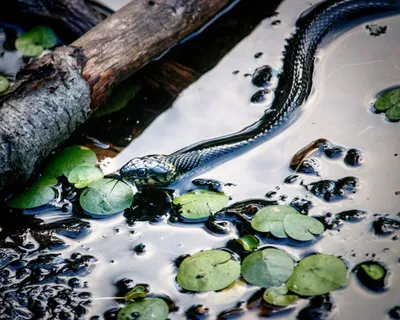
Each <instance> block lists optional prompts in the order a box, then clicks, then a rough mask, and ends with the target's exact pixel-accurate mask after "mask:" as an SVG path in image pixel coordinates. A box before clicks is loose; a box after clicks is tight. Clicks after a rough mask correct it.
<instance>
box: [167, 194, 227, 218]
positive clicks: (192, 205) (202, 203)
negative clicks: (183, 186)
mask: <svg viewBox="0 0 400 320" xmlns="http://www.w3.org/2000/svg"><path fill="white" fill-rule="evenodd" d="M228 201H229V197H228V196H227V195H226V194H223V193H220V192H214V191H208V190H202V189H199V190H193V191H190V192H188V193H185V194H183V195H181V196H180V197H177V198H175V199H174V201H173V204H174V205H176V206H179V213H180V215H181V216H182V217H184V218H187V219H195V220H198V219H205V218H208V217H209V216H210V215H211V214H213V213H215V212H217V211H219V210H221V209H222V208H224V207H225V206H226V204H227V203H228Z"/></svg>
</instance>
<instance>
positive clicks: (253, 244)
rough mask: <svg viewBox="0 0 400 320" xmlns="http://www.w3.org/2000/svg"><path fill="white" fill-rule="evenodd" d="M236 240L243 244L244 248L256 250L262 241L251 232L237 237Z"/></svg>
mask: <svg viewBox="0 0 400 320" xmlns="http://www.w3.org/2000/svg"><path fill="white" fill-rule="evenodd" d="M236 241H237V242H239V243H240V244H241V246H242V247H243V249H244V250H254V249H256V248H257V247H258V244H259V243H260V241H259V240H258V239H257V238H256V237H255V236H253V235H251V234H250V235H246V236H243V237H241V238H239V239H236Z"/></svg>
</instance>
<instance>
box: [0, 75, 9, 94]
mask: <svg viewBox="0 0 400 320" xmlns="http://www.w3.org/2000/svg"><path fill="white" fill-rule="evenodd" d="M9 86H10V82H9V81H8V80H7V78H6V77H3V76H2V75H0V94H2V93H4V92H6V91H7V90H8V88H9Z"/></svg>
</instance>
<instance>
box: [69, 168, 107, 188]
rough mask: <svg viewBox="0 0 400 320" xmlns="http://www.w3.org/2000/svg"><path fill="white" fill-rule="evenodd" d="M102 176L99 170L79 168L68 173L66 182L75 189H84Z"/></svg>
mask: <svg viewBox="0 0 400 320" xmlns="http://www.w3.org/2000/svg"><path fill="white" fill-rule="evenodd" d="M103 176H104V175H103V172H102V171H101V170H100V169H99V168H96V167H91V166H80V167H77V168H75V169H73V170H72V171H71V172H70V174H69V175H68V182H69V183H73V184H74V185H75V187H76V188H84V187H87V186H88V185H89V184H90V183H91V182H92V181H96V180H100V179H102V178H103Z"/></svg>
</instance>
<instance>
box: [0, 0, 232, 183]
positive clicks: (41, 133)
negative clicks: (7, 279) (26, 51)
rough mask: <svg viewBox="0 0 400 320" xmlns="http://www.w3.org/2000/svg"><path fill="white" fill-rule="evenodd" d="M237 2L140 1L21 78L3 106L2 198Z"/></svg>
mask: <svg viewBox="0 0 400 320" xmlns="http://www.w3.org/2000/svg"><path fill="white" fill-rule="evenodd" d="M229 2H230V0H186V1H181V0H164V1H159V2H157V1H153V0H151V1H148V0H134V1H132V2H131V3H130V4H128V5H127V6H125V7H124V8H122V9H121V10H119V11H118V12H117V13H115V14H114V15H112V16H111V17H109V18H108V19H106V20H104V21H103V22H101V23H100V24H99V25H97V26H96V27H94V28H93V29H92V30H90V31H89V32H88V33H86V34H85V35H84V36H82V37H81V38H79V39H78V40H77V41H75V42H74V43H72V45H71V46H70V47H60V48H57V49H56V50H54V52H53V53H51V54H49V55H46V56H44V57H42V58H40V59H37V60H36V61H35V62H34V63H33V64H32V65H30V66H28V67H27V68H25V69H24V70H22V71H21V72H20V74H19V75H18V77H17V82H16V84H15V86H14V87H13V89H12V90H11V91H10V92H9V93H8V94H7V95H6V96H4V97H3V98H2V100H1V101H0V103H2V107H1V108H0V191H4V189H5V188H6V187H7V188H8V189H7V190H12V189H13V188H15V187H20V186H22V185H23V184H24V183H25V182H26V181H27V180H28V179H29V177H30V175H31V174H32V172H33V170H34V169H35V167H37V166H38V165H39V164H40V163H41V161H42V160H43V159H44V158H45V157H46V156H48V155H49V153H50V152H51V151H52V150H54V149H55V148H56V147H57V146H59V145H60V144H61V143H62V142H64V141H65V140H66V139H67V138H68V137H69V136H70V134H71V133H72V132H73V131H74V130H75V129H76V127H77V126H79V125H80V124H82V123H83V122H84V121H86V120H87V119H88V118H89V116H90V113H91V112H92V111H93V110H94V109H96V108H97V107H99V106H100V105H101V104H102V103H103V102H104V101H105V99H106V98H107V96H108V95H109V94H110V91H111V88H112V86H114V85H116V84H118V83H120V82H121V81H123V80H124V79H126V78H128V77H129V76H130V75H132V74H133V73H134V72H135V71H137V70H138V69H139V68H141V67H142V66H144V65H145V64H146V63H148V62H149V61H150V60H152V59H153V58H155V57H157V56H158V55H160V54H161V53H162V52H164V51H165V50H167V49H168V47H170V46H171V45H172V44H174V43H176V42H177V41H179V40H181V39H182V38H184V37H186V36H187V35H189V34H190V33H192V32H193V31H195V30H196V29H198V28H199V27H200V26H202V25H203V24H204V23H205V22H207V21H208V20H210V18H211V17H213V16H214V15H215V14H216V13H218V12H219V11H220V10H221V9H222V8H224V7H225V6H226V5H227V4H228V3H229Z"/></svg>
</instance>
